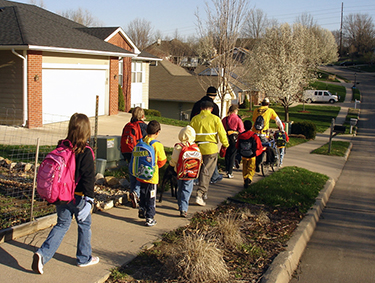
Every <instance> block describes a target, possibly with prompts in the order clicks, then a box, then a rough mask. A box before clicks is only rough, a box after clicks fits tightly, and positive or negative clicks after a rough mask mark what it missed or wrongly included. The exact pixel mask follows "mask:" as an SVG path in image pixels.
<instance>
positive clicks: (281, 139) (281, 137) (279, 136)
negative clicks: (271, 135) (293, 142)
mask: <svg viewBox="0 0 375 283" xmlns="http://www.w3.org/2000/svg"><path fill="white" fill-rule="evenodd" d="M275 140H276V146H277V147H283V146H285V145H286V136H285V133H281V132H276V133H275Z"/></svg>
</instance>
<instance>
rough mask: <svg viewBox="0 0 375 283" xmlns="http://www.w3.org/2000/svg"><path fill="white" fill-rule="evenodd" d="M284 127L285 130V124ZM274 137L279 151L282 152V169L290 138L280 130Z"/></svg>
mask: <svg viewBox="0 0 375 283" xmlns="http://www.w3.org/2000/svg"><path fill="white" fill-rule="evenodd" d="M283 126H284V129H285V124H284V123H283ZM273 137H274V139H275V141H276V146H277V149H278V150H279V152H280V167H282V166H283V160H284V155H285V148H286V143H287V142H289V136H288V134H287V133H286V132H285V131H284V130H282V129H280V128H279V130H278V131H276V132H275V134H274V136H273Z"/></svg>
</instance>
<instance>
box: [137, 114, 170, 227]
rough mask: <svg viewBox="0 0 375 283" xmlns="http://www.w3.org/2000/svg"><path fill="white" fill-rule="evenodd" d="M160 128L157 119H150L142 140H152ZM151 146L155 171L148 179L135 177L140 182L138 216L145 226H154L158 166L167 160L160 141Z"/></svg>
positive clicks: (161, 165) (157, 134)
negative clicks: (153, 151) (144, 220)
mask: <svg viewBox="0 0 375 283" xmlns="http://www.w3.org/2000/svg"><path fill="white" fill-rule="evenodd" d="M160 130H161V128H160V124H159V122H158V121H155V120H152V121H150V122H149V123H148V125H147V136H146V137H145V138H144V140H143V141H144V142H145V143H148V144H150V142H151V141H152V140H154V139H156V138H157V137H158V136H159V133H160ZM152 147H153V148H154V149H155V167H156V168H155V173H154V175H153V177H152V178H151V179H150V180H147V181H146V180H141V179H137V180H138V181H140V183H141V191H140V201H139V211H138V217H139V218H146V223H145V225H146V226H154V225H155V224H156V221H155V219H154V217H155V206H156V190H157V184H158V183H159V168H161V167H163V166H164V164H165V163H166V162H167V156H166V155H165V151H164V146H163V145H162V144H161V143H160V142H155V143H153V144H152Z"/></svg>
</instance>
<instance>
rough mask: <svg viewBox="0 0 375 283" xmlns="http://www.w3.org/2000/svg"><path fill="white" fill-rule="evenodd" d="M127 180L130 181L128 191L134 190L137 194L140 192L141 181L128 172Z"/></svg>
mask: <svg viewBox="0 0 375 283" xmlns="http://www.w3.org/2000/svg"><path fill="white" fill-rule="evenodd" d="M129 181H130V192H135V193H136V194H137V196H138V197H139V195H140V194H141V183H140V182H139V181H138V180H137V178H136V177H134V176H133V175H131V174H129Z"/></svg>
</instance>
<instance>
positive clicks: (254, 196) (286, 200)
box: [235, 167, 328, 213]
mask: <svg viewBox="0 0 375 283" xmlns="http://www.w3.org/2000/svg"><path fill="white" fill-rule="evenodd" d="M327 181H328V177H327V176H326V175H323V174H319V173H314V172H310V171H308V170H306V169H303V168H298V167H285V168H283V169H281V170H279V171H277V172H275V173H273V174H272V175H270V176H268V177H267V178H264V179H262V180H260V181H258V182H256V183H255V184H252V185H251V186H250V187H249V188H248V189H246V190H243V191H242V192H240V193H239V194H237V195H236V196H235V199H237V200H240V201H243V202H246V203H251V204H264V205H268V206H272V207H285V208H297V209H299V211H300V212H302V213H306V212H307V210H308V209H310V207H311V206H312V205H313V204H314V202H315V198H316V197H317V196H318V194H319V191H320V190H321V189H323V188H324V185H325V183H326V182H327Z"/></svg>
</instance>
